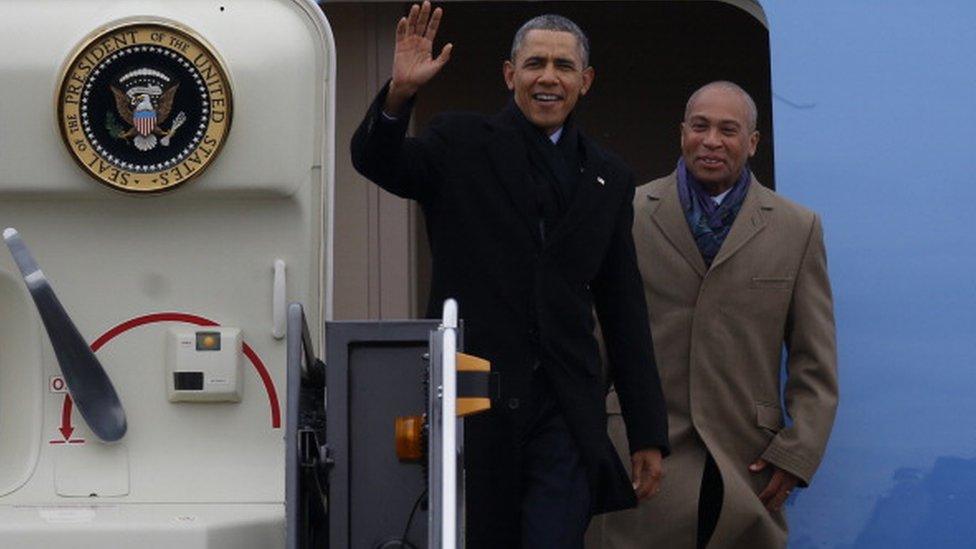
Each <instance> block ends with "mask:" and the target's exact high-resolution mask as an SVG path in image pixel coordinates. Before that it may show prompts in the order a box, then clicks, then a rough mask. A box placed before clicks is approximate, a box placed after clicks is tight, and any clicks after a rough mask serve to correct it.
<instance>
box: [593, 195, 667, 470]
mask: <svg viewBox="0 0 976 549" xmlns="http://www.w3.org/2000/svg"><path fill="white" fill-rule="evenodd" d="M632 183H633V182H632V180H629V181H628V188H629V192H628V193H625V196H624V198H625V200H624V202H623V204H621V206H620V209H619V211H618V212H617V215H616V220H615V226H614V233H613V237H612V242H611V244H610V248H609V251H608V253H607V255H606V257H605V258H604V260H603V265H602V266H601V268H600V272H599V274H598V276H597V278H596V279H595V280H594V281H593V284H592V287H593V297H594V305H595V306H596V312H597V316H598V317H599V320H600V327H601V329H602V331H603V339H604V342H605V345H606V352H607V359H608V362H609V375H610V376H611V377H612V379H613V382H614V386H615V388H616V391H617V395H618V398H619V400H620V406H621V411H622V413H623V418H624V423H625V424H626V426H627V441H628V443H629V445H630V452H631V453H634V452H636V451H637V450H644V449H648V448H655V447H656V448H660V449H661V451H662V453H663V454H664V455H667V454H669V453H670V447H669V445H668V418H667V411H666V410H665V404H664V395H663V393H662V392H661V380H660V377H659V375H658V371H657V365H656V363H655V362H654V345H653V343H652V340H651V329H650V325H649V319H648V315H647V303H646V301H645V300H644V290H643V286H642V283H641V277H640V271H639V270H638V267H637V256H636V251H635V249H634V236H633V233H632V227H631V226H632V224H633V220H634V207H633V203H632V202H633V197H634V186H633V184H632Z"/></svg>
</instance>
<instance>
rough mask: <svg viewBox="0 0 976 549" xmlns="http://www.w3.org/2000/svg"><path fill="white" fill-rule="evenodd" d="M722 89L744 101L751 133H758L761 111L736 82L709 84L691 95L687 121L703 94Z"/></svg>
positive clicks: (687, 109) (686, 113)
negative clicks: (735, 94)
mask: <svg viewBox="0 0 976 549" xmlns="http://www.w3.org/2000/svg"><path fill="white" fill-rule="evenodd" d="M716 88H717V89H722V90H726V91H730V92H734V93H737V94H739V96H740V97H742V99H743V101H745V102H746V110H747V111H748V113H747V114H748V115H749V131H751V132H753V131H756V125H757V124H758V122H759V109H757V108H756V102H755V101H753V100H752V96H750V95H749V93H748V92H746V90H744V89H742V86H740V85H738V84H736V83H735V82H730V81H728V80H716V81H715V82H709V83H708V84H705V85H704V86H702V87H700V88H698V89H697V90H695V93H693V94H691V97H689V98H688V103H686V104H685V120H686V121H687V120H688V115H689V114H691V106H692V104H694V102H695V100H696V99H698V96H700V95H701V94H702V93H704V92H706V91H708V90H712V89H716Z"/></svg>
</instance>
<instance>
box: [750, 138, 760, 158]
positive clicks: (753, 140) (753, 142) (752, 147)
mask: <svg viewBox="0 0 976 549" xmlns="http://www.w3.org/2000/svg"><path fill="white" fill-rule="evenodd" d="M757 145H759V132H752V135H750V136H749V158H752V156H753V155H754V154H756V146H757Z"/></svg>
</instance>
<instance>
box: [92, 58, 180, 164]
mask: <svg viewBox="0 0 976 549" xmlns="http://www.w3.org/2000/svg"><path fill="white" fill-rule="evenodd" d="M171 80H172V79H171V78H170V77H169V76H167V75H165V74H164V73H162V72H160V71H157V70H154V69H150V68H143V69H138V70H135V71H131V72H129V73H127V74H125V75H123V76H122V77H121V78H119V85H120V86H121V87H123V88H124V90H125V91H123V89H120V88H119V87H116V86H115V85H111V84H110V85H109V88H110V89H111V90H112V95H113V96H114V97H115V110H116V111H117V112H118V115H119V117H121V119H122V122H123V123H124V124H126V125H127V127H123V126H120V125H119V124H118V122H117V121H116V120H115V117H114V115H113V114H112V112H111V111H109V113H108V114H107V117H106V128H107V129H108V131H109V133H110V134H111V135H112V136H113V137H115V138H117V139H122V140H125V141H127V142H128V141H130V140H131V142H132V145H134V146H135V148H137V149H139V150H140V151H143V152H146V151H150V150H152V149H154V148H156V145H157V144H160V145H162V146H164V147H168V146H169V142H170V138H172V137H173V135H174V134H175V133H176V131H177V130H178V129H179V128H180V126H182V125H183V123H184V122H185V121H186V113H184V112H180V113H179V114H177V115H176V117H175V118H173V122H172V123H171V124H170V125H169V129H165V130H164V129H163V128H162V125H163V124H165V123H166V121H167V120H168V119H169V115H170V112H171V111H172V110H173V100H174V98H175V97H176V92H177V90H178V89H179V87H180V84H179V82H175V83H172V82H171ZM126 84H129V86H128V87H126ZM164 86H166V87H165V89H164ZM157 136H158V138H157Z"/></svg>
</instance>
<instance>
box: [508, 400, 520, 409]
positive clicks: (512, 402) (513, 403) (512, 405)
mask: <svg viewBox="0 0 976 549" xmlns="http://www.w3.org/2000/svg"><path fill="white" fill-rule="evenodd" d="M518 407H519V399H517V398H515V397H512V398H510V399H508V408H509V409H510V410H518Z"/></svg>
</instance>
